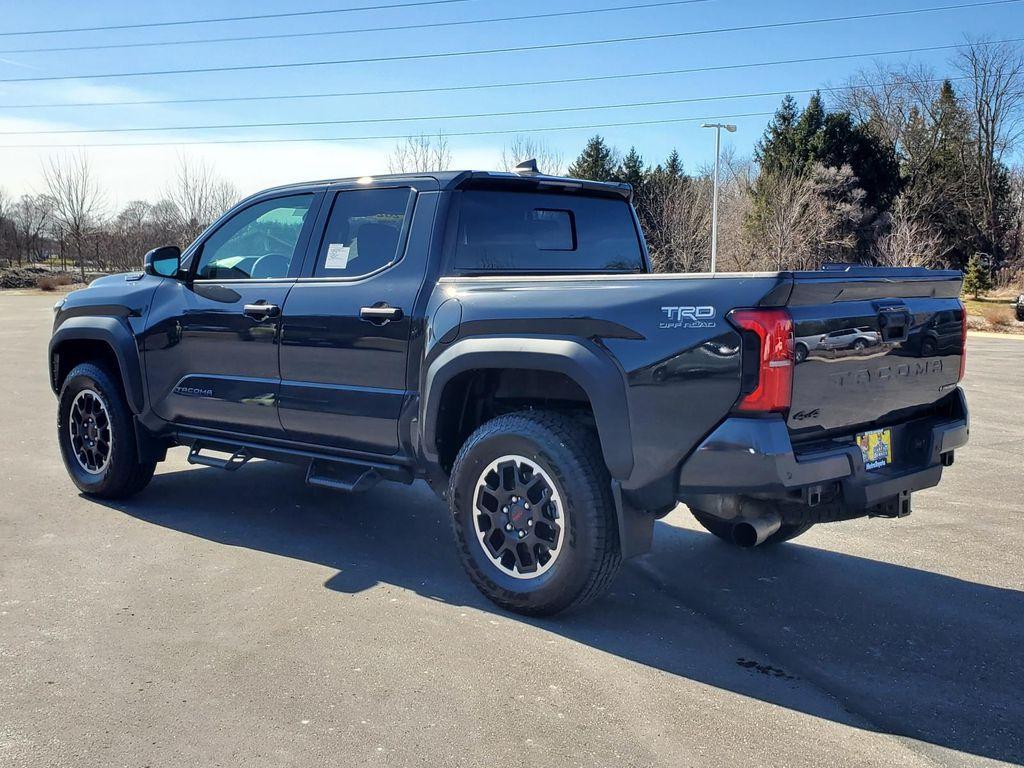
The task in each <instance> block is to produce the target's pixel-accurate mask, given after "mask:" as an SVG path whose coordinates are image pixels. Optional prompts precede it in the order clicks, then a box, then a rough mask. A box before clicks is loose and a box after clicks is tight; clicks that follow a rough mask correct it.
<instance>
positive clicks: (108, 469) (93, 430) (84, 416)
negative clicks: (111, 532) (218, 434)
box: [57, 363, 156, 499]
mask: <svg viewBox="0 0 1024 768" xmlns="http://www.w3.org/2000/svg"><path fill="white" fill-rule="evenodd" d="M57 441H58V443H59V444H60V451H61V455H62V456H63V458H64V466H65V467H67V470H68V474H69V475H71V479H72V480H73V481H74V483H75V485H76V486H78V489H79V490H81V491H82V492H84V493H87V494H89V495H91V496H98V497H101V498H106V499H121V498H125V497H128V496H131V495H133V494H135V493H138V492H139V491H141V490H142V489H143V488H145V487H146V485H147V484H148V483H149V481H150V480H151V479H152V477H153V471H154V470H155V469H156V462H145V463H143V462H139V460H138V451H137V447H136V441H135V429H134V425H133V424H132V413H131V410H130V409H129V408H128V404H127V403H126V402H125V397H124V392H123V391H122V389H121V385H120V384H119V382H118V380H117V379H116V378H115V377H114V376H113V375H112V374H111V373H110V372H109V371H108V370H107V369H106V368H104V367H102V366H99V365H95V364H93V363H83V364H81V365H78V366H76V367H75V368H73V369H72V370H71V372H70V373H69V374H68V376H67V378H66V379H65V380H64V384H63V386H62V387H61V391H60V401H59V403H58V406H57Z"/></svg>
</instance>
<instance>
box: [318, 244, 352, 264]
mask: <svg viewBox="0 0 1024 768" xmlns="http://www.w3.org/2000/svg"><path fill="white" fill-rule="evenodd" d="M349 250H350V248H349V246H347V245H343V244H341V243H331V244H330V246H328V248H327V260H326V262H325V263H324V267H325V268H326V269H346V268H347V267H348V253H349Z"/></svg>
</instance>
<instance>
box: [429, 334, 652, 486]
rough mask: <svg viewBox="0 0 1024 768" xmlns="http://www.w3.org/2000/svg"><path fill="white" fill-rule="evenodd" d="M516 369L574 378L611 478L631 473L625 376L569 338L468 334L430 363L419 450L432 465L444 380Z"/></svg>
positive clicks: (589, 347) (592, 348)
mask: <svg viewBox="0 0 1024 768" xmlns="http://www.w3.org/2000/svg"><path fill="white" fill-rule="evenodd" d="M487 369H519V370H539V371H550V372H552V373H561V374H564V375H565V376H567V377H569V378H570V379H572V380H573V381H575V382H576V383H577V384H578V385H579V386H580V388H581V389H583V391H584V392H585V393H586V395H587V397H588V398H589V399H590V404H591V407H592V408H593V410H594V419H595V421H596V422H597V433H598V437H599V439H600V442H601V452H602V453H603V454H604V460H605V463H606V464H607V466H608V471H609V472H610V473H611V475H612V477H613V478H615V479H618V480H623V479H626V478H628V477H629V475H630V473H631V472H632V471H633V443H632V439H631V435H630V427H629V408H628V407H627V400H626V384H625V375H624V374H623V372H622V370H621V369H620V368H619V367H618V365H617V364H616V363H615V362H614V361H613V360H612V359H611V358H610V357H609V356H608V355H606V354H603V353H601V352H600V351H599V350H598V349H597V347H596V346H594V345H591V344H587V343H585V342H582V341H578V340H574V339H557V338H556V339H537V338H509V337H473V338H467V339H464V340H462V341H457V342H455V343H454V344H452V345H451V346H450V347H448V349H446V350H445V351H444V352H442V353H441V354H440V355H438V356H437V358H435V359H434V360H433V362H431V363H430V364H429V366H428V367H427V370H426V374H425V376H424V383H423V397H422V400H421V406H420V408H421V413H420V423H421V424H422V428H421V431H420V450H421V452H422V454H423V457H424V459H426V461H427V462H428V463H429V464H430V465H432V466H434V467H438V466H439V464H440V460H439V456H438V451H437V442H436V435H437V416H438V413H439V412H440V406H441V397H442V395H443V394H444V390H445V387H446V386H447V385H448V383H449V382H450V381H451V380H452V379H453V378H455V377H456V376H458V375H459V374H460V373H465V372H466V371H471V370H487Z"/></svg>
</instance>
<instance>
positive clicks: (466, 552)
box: [448, 411, 622, 616]
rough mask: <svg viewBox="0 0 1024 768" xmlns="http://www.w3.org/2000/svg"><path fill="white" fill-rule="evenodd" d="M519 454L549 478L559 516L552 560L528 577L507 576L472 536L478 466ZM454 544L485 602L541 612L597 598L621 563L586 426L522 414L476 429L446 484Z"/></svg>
mask: <svg viewBox="0 0 1024 768" xmlns="http://www.w3.org/2000/svg"><path fill="white" fill-rule="evenodd" d="M509 455H516V456H521V457H523V458H526V459H528V460H529V461H531V462H533V463H535V464H536V465H538V466H539V467H540V468H541V469H542V470H543V471H544V472H545V473H546V474H547V475H548V476H549V477H550V478H551V479H552V480H553V482H554V485H555V486H556V490H557V493H558V495H559V497H560V499H561V502H562V505H563V507H564V518H565V521H566V524H565V530H564V531H563V540H562V544H561V546H562V547H563V549H562V550H561V551H560V553H559V555H558V558H557V560H556V561H555V562H553V563H552V564H551V566H550V569H549V570H547V571H545V572H544V573H542V574H540V575H538V576H535V577H533V578H527V579H523V578H516V577H514V576H511V575H508V574H506V573H505V572H504V571H502V570H501V569H500V568H499V567H498V565H497V564H496V563H495V562H494V560H492V559H491V557H490V555H489V554H488V553H487V552H486V551H485V549H484V546H483V545H482V544H481V542H480V540H479V539H478V538H477V529H476V528H475V525H476V519H475V518H476V511H475V504H476V496H477V489H478V481H479V480H480V478H481V474H482V473H483V472H484V471H485V469H486V468H487V467H488V466H489V465H490V464H491V463H492V462H494V461H496V460H497V459H499V458H500V457H505V456H509ZM448 498H449V509H450V512H451V515H450V519H451V523H452V529H453V533H454V535H455V542H456V545H457V547H458V551H459V556H460V558H461V560H462V564H463V566H464V567H465V569H466V572H467V573H468V574H469V578H470V579H471V580H472V582H473V583H474V584H475V585H476V586H477V588H478V589H479V590H480V591H481V592H482V593H483V594H484V595H485V596H486V597H487V598H488V599H490V600H491V601H492V602H494V603H496V604H497V605H499V606H500V607H502V608H505V609H507V610H510V611H515V612H517V613H522V614H527V615H533V616H541V615H551V614H555V613H559V612H560V611H565V610H569V609H573V608H578V607H580V606H582V605H584V604H586V603H588V602H590V601H591V600H593V599H594V598H596V597H597V596H598V595H600V594H601V593H602V592H603V591H604V590H605V589H606V588H607V587H608V585H609V584H610V583H611V581H612V579H613V578H614V576H615V573H616V572H617V570H618V568H619V565H620V563H621V560H622V558H621V555H620V548H619V532H618V523H617V518H616V513H615V502H614V500H613V498H612V492H611V479H610V477H609V474H608V469H607V468H606V466H605V463H604V459H603V457H602V454H601V448H600V445H599V443H598V439H597V436H596V435H595V434H594V432H593V430H591V429H588V428H587V427H585V426H584V425H582V424H580V423H578V422H576V421H574V420H573V419H572V418H571V417H570V416H568V415H565V414H561V413H555V412H550V411H524V412H520V413H513V414H507V415H504V416H499V417H497V418H495V419H493V420H491V421H489V422H487V423H486V424H483V425H482V426H481V427H479V428H478V429H477V430H476V431H475V432H474V433H473V434H472V435H470V437H469V439H468V440H466V442H465V444H464V445H463V446H462V449H461V450H460V451H459V454H458V457H457V458H456V460H455V466H454V468H453V470H452V475H451V483H450V486H449V493H448Z"/></svg>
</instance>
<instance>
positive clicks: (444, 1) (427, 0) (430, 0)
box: [0, 0, 474, 37]
mask: <svg viewBox="0 0 1024 768" xmlns="http://www.w3.org/2000/svg"><path fill="white" fill-rule="evenodd" d="M470 2H474V0H417V1H416V2H406V3H396V4H394V5H361V6H357V7H355V8H327V9H322V10H315V11H289V12H287V13H261V14H254V15H252V16H223V17H221V18H216V19H179V20H176V21H151V22H146V23H142V24H107V25H103V26H99V27H61V28H58V29H26V30H21V31H19V32H0V37H15V36H21V35H56V34H60V33H63V32H105V31H107V30H117V29H148V28H153V27H181V26H185V25H187V24H219V23H221V22H227V21H258V20H262V19H287V18H296V17H299V16H326V15H328V14H336V13H354V12H356V11H381V10H387V9H390V8H414V7H418V6H423V5H451V4H453V3H470Z"/></svg>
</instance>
